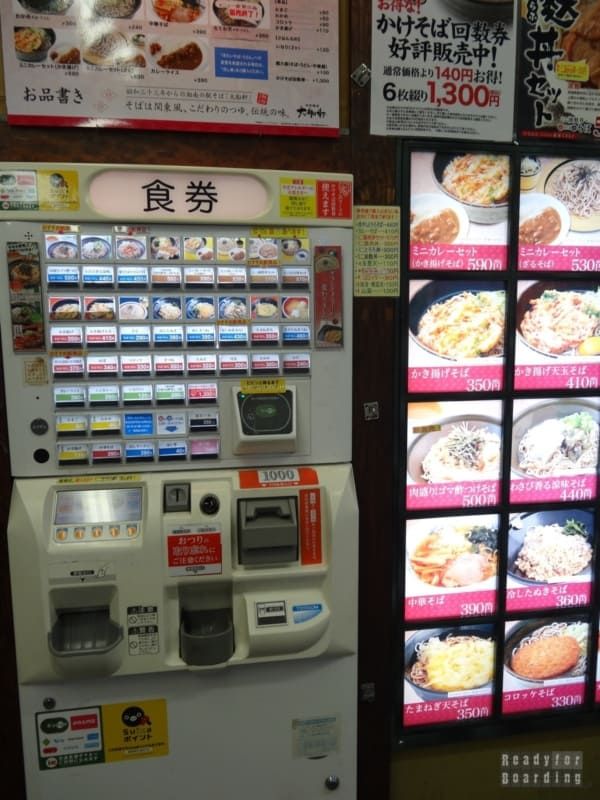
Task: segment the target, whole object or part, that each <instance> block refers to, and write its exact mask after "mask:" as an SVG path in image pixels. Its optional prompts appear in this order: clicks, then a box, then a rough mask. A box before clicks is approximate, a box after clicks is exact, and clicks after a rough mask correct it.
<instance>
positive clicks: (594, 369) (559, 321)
mask: <svg viewBox="0 0 600 800" xmlns="http://www.w3.org/2000/svg"><path fill="white" fill-rule="evenodd" d="M515 327H516V336H515V382H514V385H515V389H517V390H521V389H525V390H527V389H573V390H581V389H597V388H598V386H599V385H600V286H599V284H598V281H581V280H567V281H564V280H563V281H558V280H541V281H518V284H517V306H516V319H515Z"/></svg>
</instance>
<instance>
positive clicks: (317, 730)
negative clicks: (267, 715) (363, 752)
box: [292, 714, 340, 758]
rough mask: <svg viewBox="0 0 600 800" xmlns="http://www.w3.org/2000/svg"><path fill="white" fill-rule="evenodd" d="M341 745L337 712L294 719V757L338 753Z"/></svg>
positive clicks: (313, 756) (314, 756) (319, 756)
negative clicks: (325, 715)
mask: <svg viewBox="0 0 600 800" xmlns="http://www.w3.org/2000/svg"><path fill="white" fill-rule="evenodd" d="M339 746H340V719H339V717H338V716H337V715H336V714H333V715H331V716H328V717H308V718H306V719H293V720H292V754H293V756H294V758H322V757H323V756H328V755H329V754H330V753H336V752H337V751H338V750H339Z"/></svg>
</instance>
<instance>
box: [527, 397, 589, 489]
mask: <svg viewBox="0 0 600 800" xmlns="http://www.w3.org/2000/svg"><path fill="white" fill-rule="evenodd" d="M524 402H527V401H519V400H517V401H515V404H514V413H515V420H514V423H513V445H512V469H513V472H515V473H516V474H518V475H522V476H528V477H536V478H541V477H556V476H559V475H577V474H593V473H595V472H596V469H597V465H598V442H599V438H600V437H599V430H600V428H599V425H598V405H597V402H596V401H595V400H592V398H589V399H582V400H566V399H562V398H558V399H555V400H551V401H549V402H548V401H531V402H532V406H531V407H530V408H528V409H527V410H526V411H525V412H523V413H520V411H519V409H520V408H522V404H523V403H524Z"/></svg>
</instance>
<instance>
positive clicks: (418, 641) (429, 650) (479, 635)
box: [404, 625, 495, 699]
mask: <svg viewBox="0 0 600 800" xmlns="http://www.w3.org/2000/svg"><path fill="white" fill-rule="evenodd" d="M492 633H493V628H492V626H491V625H472V626H469V625H465V626H460V627H455V628H433V629H429V630H421V631H416V632H414V633H412V634H409V636H408V638H407V640H406V643H405V648H404V650H405V656H404V657H405V671H404V676H405V679H406V681H407V683H408V685H409V686H410V687H411V688H412V689H413V691H414V692H415V694H416V695H417V697H420V698H422V699H435V698H436V697H437V698H438V699H439V697H440V696H441V695H445V694H447V693H449V692H469V691H471V690H473V689H480V688H481V687H484V686H486V685H488V684H491V681H492V679H493V677H494V658H495V643H494V640H493V638H492ZM490 691H491V686H490Z"/></svg>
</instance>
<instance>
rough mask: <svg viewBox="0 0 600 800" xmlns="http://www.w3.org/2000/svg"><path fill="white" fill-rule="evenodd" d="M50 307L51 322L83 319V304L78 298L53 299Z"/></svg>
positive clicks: (50, 301)
mask: <svg viewBox="0 0 600 800" xmlns="http://www.w3.org/2000/svg"><path fill="white" fill-rule="evenodd" d="M49 305H50V319H51V320H57V321H58V320H71V319H81V304H80V301H79V298H78V297H61V298H53V297H51V298H50V300H49Z"/></svg>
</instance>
